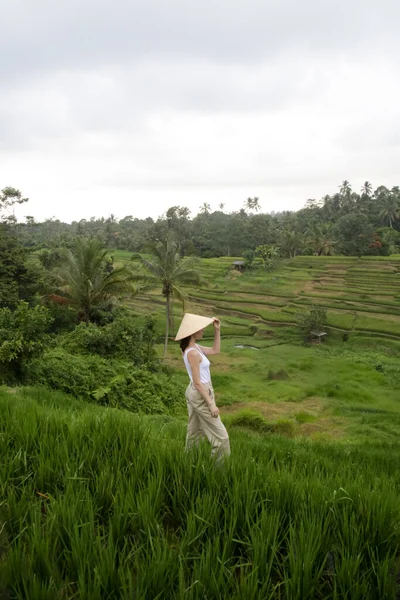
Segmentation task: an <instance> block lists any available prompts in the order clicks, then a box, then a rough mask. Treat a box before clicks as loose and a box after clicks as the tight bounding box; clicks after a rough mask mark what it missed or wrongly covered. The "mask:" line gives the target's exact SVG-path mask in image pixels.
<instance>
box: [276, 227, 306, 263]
mask: <svg viewBox="0 0 400 600" xmlns="http://www.w3.org/2000/svg"><path fill="white" fill-rule="evenodd" d="M303 242H304V240H303V235H302V234H301V233H300V231H296V230H295V229H284V230H283V231H282V243H281V246H282V248H283V250H284V251H285V252H286V253H287V254H288V255H289V256H290V258H296V256H297V254H298V253H299V252H300V250H301V248H302V246H303Z"/></svg>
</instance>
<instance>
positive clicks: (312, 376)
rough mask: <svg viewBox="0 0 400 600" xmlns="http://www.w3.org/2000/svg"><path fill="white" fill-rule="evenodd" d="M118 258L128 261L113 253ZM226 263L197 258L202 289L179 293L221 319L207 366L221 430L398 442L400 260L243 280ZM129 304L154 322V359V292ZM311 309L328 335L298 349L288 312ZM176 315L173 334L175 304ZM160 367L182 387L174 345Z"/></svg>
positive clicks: (289, 266)
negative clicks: (322, 313) (218, 342)
mask: <svg viewBox="0 0 400 600" xmlns="http://www.w3.org/2000/svg"><path fill="white" fill-rule="evenodd" d="M116 259H117V261H118V260H120V261H121V262H123V261H130V256H129V254H128V253H125V254H121V253H118V255H117V256H116ZM232 260H233V259H231V258H227V257H224V258H219V259H210V260H201V261H199V270H200V272H201V275H202V278H203V282H202V284H201V285H200V286H199V287H198V288H197V289H194V288H191V289H189V288H188V289H187V290H186V291H187V294H188V296H189V301H188V306H187V310H189V311H191V312H200V313H203V314H207V315H218V316H219V317H220V318H221V321H222V352H221V354H220V355H218V356H216V357H213V360H212V362H213V382H214V385H215V388H216V392H217V399H218V404H219V406H220V407H221V409H222V414H223V419H224V421H225V422H226V423H227V425H228V426H229V427H230V428H231V429H232V427H235V428H240V429H245V430H252V431H257V432H259V433H269V432H271V431H275V432H279V433H281V434H283V435H285V436H289V437H293V436H294V437H297V436H300V437H311V438H315V439H319V438H321V439H324V440H328V439H335V440H340V441H341V442H350V443H354V442H360V443H369V442H370V441H371V440H372V439H374V440H375V441H379V442H387V441H390V442H391V441H395V440H396V439H398V436H399V433H400V402H399V394H398V390H399V389H400V368H399V358H400V256H395V257H390V258H388V259H385V260H382V259H381V260H377V259H374V258H372V259H365V258H362V259H358V258H347V257H298V258H296V259H293V260H290V261H289V260H288V261H284V262H282V263H281V265H280V267H279V269H277V270H276V271H274V272H273V273H265V272H263V271H262V270H258V269H255V270H254V271H252V272H251V273H245V274H240V273H237V272H235V271H232V269H231V263H232ZM128 303H129V305H130V306H131V307H132V308H133V309H134V310H135V311H136V312H138V313H141V314H149V313H152V314H154V315H155V317H156V321H157V328H158V330H159V332H160V346H159V348H160V354H161V348H162V344H161V342H162V334H163V331H164V327H165V308H164V300H163V298H162V296H161V293H160V292H157V291H155V292H154V293H151V294H143V295H140V294H139V295H138V296H135V297H133V298H132V299H130V300H129V301H128ZM312 305H319V306H323V307H325V308H326V309H327V315H328V325H327V327H326V330H327V332H328V337H327V341H326V343H325V344H321V345H320V346H306V345H304V343H303V339H302V337H301V335H300V332H299V330H298V328H297V326H296V318H297V315H296V313H297V312H298V311H302V310H304V309H307V308H308V307H310V306H312ZM174 317H175V324H174V328H175V330H176V329H177V327H178V325H179V322H180V319H181V317H182V306H181V305H180V304H179V303H175V305H174ZM345 334H346V335H345ZM210 335H212V330H211V328H210V329H209V330H207V329H206V335H205V337H207V336H210ZM171 337H172V335H171ZM205 343H207V340H206V342H205ZM166 362H167V364H168V365H169V367H170V368H171V369H172V370H173V372H174V373H175V377H178V378H181V380H182V388H183V387H184V385H186V379H187V376H186V372H185V371H184V369H183V365H182V357H181V355H180V352H179V347H178V344H174V343H173V342H172V340H171V343H170V346H169V349H168V356H167V361H166Z"/></svg>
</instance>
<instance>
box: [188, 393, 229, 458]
mask: <svg viewBox="0 0 400 600" xmlns="http://www.w3.org/2000/svg"><path fill="white" fill-rule="evenodd" d="M205 386H206V387H207V389H209V390H210V395H211V397H212V398H213V399H214V390H213V387H212V385H211V383H207V384H205ZM185 396H186V403H187V407H188V414H189V422H188V426H187V435H186V449H187V450H188V449H189V448H191V447H193V446H196V445H197V444H198V443H199V442H200V440H201V439H202V438H204V437H206V438H207V439H208V441H209V442H210V444H211V454H212V455H213V456H215V458H216V461H217V462H219V461H221V460H222V459H223V457H224V456H229V455H230V453H231V450H230V445H229V436H228V432H227V431H226V429H225V426H224V424H223V423H222V421H221V419H220V418H219V416H218V417H216V418H215V417H213V416H212V415H211V412H210V409H209V407H208V405H207V403H206V401H205V400H204V398H203V397H202V395H201V394H200V392H198V391H197V390H196V388H195V386H194V385H193V384H192V383H189V385H188V387H187V389H186V394H185Z"/></svg>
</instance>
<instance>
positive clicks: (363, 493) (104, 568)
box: [0, 389, 400, 600]
mask: <svg viewBox="0 0 400 600" xmlns="http://www.w3.org/2000/svg"><path fill="white" fill-rule="evenodd" d="M0 410H1V414H2V419H1V423H0V432H1V437H2V448H3V450H2V458H3V460H2V461H1V463H0V489H1V497H2V499H3V502H2V504H1V508H0V511H1V513H0V514H1V519H2V527H1V548H2V554H3V557H2V561H1V562H0V581H1V583H0V586H1V587H0V590H1V592H0V593H2V594H3V596H4V597H10V598H21V599H22V598H29V599H30V600H54V598H58V597H59V598H65V599H68V600H69V599H71V600H72V599H73V598H82V599H83V598H90V599H91V600H102V599H103V598H121V599H124V598H126V599H128V598H129V599H130V598H143V599H145V598H146V599H147V598H165V599H171V600H172V599H173V598H182V600H183V599H185V600H188V599H189V600H190V599H198V600H200V599H203V598H226V597H229V598H233V599H238V600H239V599H241V598H246V599H247V598H253V599H254V600H256V599H258V598H271V599H275V598H282V599H284V598H298V599H299V600H300V599H304V598H349V599H350V598H351V599H352V600H353V599H360V600H365V599H369V598H371V599H372V598H393V599H395V597H396V591H398V585H397V584H396V577H397V574H398V570H399V556H398V552H399V545H400V535H399V531H400V527H399V525H400V502H399V494H398V489H399V484H400V479H399V470H398V451H399V446H398V443H391V444H384V445H382V444H378V445H377V444H374V443H369V444H368V445H362V446H361V447H360V446H357V445H355V446H353V447H346V446H345V447H341V446H338V445H337V444H332V443H329V442H323V443H321V442H313V443H311V442H305V441H304V442H300V441H296V440H292V439H288V438H287V437H285V435H275V434H272V435H269V437H268V438H267V439H266V438H265V433H260V434H259V435H254V436H252V437H249V436H248V434H246V432H245V428H246V426H247V423H246V419H245V418H244V417H243V418H242V427H243V428H244V430H243V431H241V430H240V429H239V430H238V431H236V432H235V431H233V432H232V434H231V437H232V448H233V459H232V460H231V461H230V462H229V463H228V464H227V465H226V466H225V467H224V468H222V469H215V468H214V467H213V466H212V464H211V463H210V459H209V457H208V448H207V447H205V448H204V451H203V450H202V449H201V451H200V453H199V454H190V455H185V454H184V453H183V451H182V447H183V443H184V433H185V431H184V425H183V424H180V423H177V422H176V421H174V420H170V419H165V418H161V417H159V418H155V417H147V418H143V417H142V418H138V417H135V416H134V415H131V414H129V413H125V412H122V411H112V410H109V409H104V408H99V407H94V406H90V405H88V404H85V403H83V402H80V401H77V400H76V401H71V399H70V398H68V397H65V396H63V395H60V394H50V393H48V392H44V391H43V390H36V389H27V390H25V391H21V392H18V393H16V394H10V393H9V392H8V391H7V390H6V389H3V390H2V391H0ZM301 419H302V417H300V420H301ZM256 429H257V430H259V431H261V432H262V431H263V428H262V427H260V426H259V424H258V423H257V427H256ZM278 430H279V429H278ZM289 430H290V428H288V426H287V424H285V422H282V423H281V428H280V431H281V432H282V433H284V434H285V433H286V432H287V431H289ZM289 432H290V431H289Z"/></svg>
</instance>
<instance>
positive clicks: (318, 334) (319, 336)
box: [308, 331, 328, 344]
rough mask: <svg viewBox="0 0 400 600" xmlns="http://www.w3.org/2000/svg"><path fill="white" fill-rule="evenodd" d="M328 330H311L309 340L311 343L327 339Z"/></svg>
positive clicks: (318, 342)
mask: <svg viewBox="0 0 400 600" xmlns="http://www.w3.org/2000/svg"><path fill="white" fill-rule="evenodd" d="M327 335H328V334H327V332H326V331H311V333H310V335H309V337H308V341H309V342H310V344H321V343H323V342H324V341H325V336H327Z"/></svg>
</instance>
